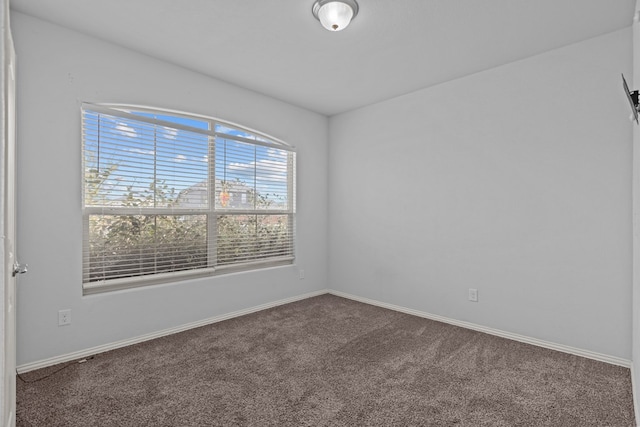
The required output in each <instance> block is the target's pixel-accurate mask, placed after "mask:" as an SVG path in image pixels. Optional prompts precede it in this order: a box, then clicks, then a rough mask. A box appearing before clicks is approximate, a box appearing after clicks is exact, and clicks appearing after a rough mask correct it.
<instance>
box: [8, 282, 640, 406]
mask: <svg viewBox="0 0 640 427" xmlns="http://www.w3.org/2000/svg"><path fill="white" fill-rule="evenodd" d="M327 293H329V294H332V295H335V296H339V297H342V298H347V299H351V300H354V301H359V302H362V303H365V304H370V305H374V306H377V307H382V308H387V309H390V310H394V311H398V312H401V313H406V314H410V315H413V316H418V317H423V318H426V319H431V320H436V321H438V322H443V323H448V324H450V325H454V326H460V327H462V328H466V329H472V330H474V331H479V332H484V333H486V334H490V335H496V336H499V337H502V338H507V339H510V340H514V341H519V342H523V343H526V344H531V345H535V346H538V347H543V348H548V349H550V350H556V351H561V352H563V353H569V354H573V355H576V356H581V357H586V358H588V359H593V360H598V361H600V362H605V363H609V364H612V365H618V366H622V367H625V368H633V366H632V363H631V361H630V360H627V359H622V358H619V357H615V356H609V355H606V354H601V353H596V352H593V351H589V350H583V349H579V348H575V347H570V346H566V345H563V344H556V343H553V342H549V341H544V340H539V339H537V338H531V337H527V336H524V335H519V334H514V333H511V332H505V331H502V330H499V329H493V328H488V327H486V326H481V325H477V324H475V323H470V322H464V321H461V320H455V319H451V318H448V317H444V316H438V315H436V314H430V313H426V312H423V311H419V310H414V309H411V308H406V307H402V306H399V305H394V304H388V303H384V302H380V301H376V300H373V299H369V298H364V297H359V296H356V295H351V294H348V293H345V292H340V291H336V290H332V289H323V290H320V291H315V292H309V293H306V294H302V295H297V296H294V297H290V298H285V299H282V300H278V301H273V302H269V303H266V304H261V305H257V306H255V307H250V308H246V309H243V310H238V311H234V312H231V313H227V314H221V315H219V316H214V317H210V318H208V319H203V320H199V321H196V322H191V323H187V324H185V325H180V326H176V327H173V328H169V329H163V330H161V331H157V332H152V333H150V334H145V335H141V336H138V337H133V338H129V339H125V340H121V341H117V342H113V343H109V344H104V345H99V346H97V347H91V348H87V349H84V350H80V351H76V352H73V353H67V354H63V355H60V356H55V357H52V358H48V359H43V360H39V361H36V362H31V363H26V364H24V365H20V366H18V367H17V368H16V369H17V371H18V373H20V374H22V373H25V372H29V371H33V370H36V369H41V368H46V367H48V366H52V365H56V364H58V363H65V362H70V361H72V360H78V359H83V358H85V357H89V356H92V355H94V354H98V353H104V352H105V351H110V350H115V349H117V348H121V347H126V346H128V345H133V344H138V343H141V342H144V341H149V340H152V339H155V338H160V337H164V336H167V335H172V334H175V333H178V332H183V331H186V330H189V329H193V328H198V327H200V326H205V325H210V324H212V323H217V322H221V321H223V320H227V319H232V318H234V317H239V316H244V315H245V314H251V313H255V312H257V311H262V310H266V309H268V308H273V307H277V306H279V305H284V304H289V303H292V302H296V301H301V300H303V299H307V298H311V297H315V296H319V295H324V294H327ZM632 374H633V372H632ZM632 383H633V382H632ZM633 395H634V403H635V396H636V393H635V387H634V393H633ZM636 409H637V408H636ZM636 413H638V412H636Z"/></svg>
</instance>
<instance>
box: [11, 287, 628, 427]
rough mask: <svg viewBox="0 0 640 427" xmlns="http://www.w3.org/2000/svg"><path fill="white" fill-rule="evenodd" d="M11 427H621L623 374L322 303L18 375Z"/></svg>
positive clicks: (359, 307) (452, 329) (624, 419)
mask: <svg viewBox="0 0 640 427" xmlns="http://www.w3.org/2000/svg"><path fill="white" fill-rule="evenodd" d="M17 426H19V427H20V426H28V427H40V426H47V427H51V426H65V427H73V426H82V427H89V426H118V427H122V426H136V427H139V426H180V427H182V426H473V427H478V426H509V427H511V426H554V427H562V426H580V427H584V426H597V427H603V426H615V427H618V426H619V427H632V426H635V420H634V413H633V402H632V394H631V378H630V372H629V369H626V368H622V367H619V366H614V365H609V364H606V363H602V362H597V361H594V360H590V359H585V358H582V357H578V356H573V355H569V354H565V353H560V352H555V351H552V350H547V349H543V348H539V347H535V346H531V345H528V344H523V343H520V342H515V341H510V340H507V339H504V338H499V337H495V336H492V335H487V334H483V333H480V332H475V331H471V330H467V329H463V328H459V327H456V326H452V325H448V324H444V323H440V322H435V321H432V320H428V319H424V318H420V317H415V316H410V315H406V314H403V313H398V312H395V311H391V310H387V309H383V308H380V307H374V306H371V305H367V304H362V303H359V302H355V301H351V300H348V299H344V298H340V297H336V296H333V295H322V296H319V297H314V298H309V299H306V300H303V301H298V302H294V303H291V304H287V305H283V306H279V307H276V308H272V309H268V310H264V311H261V312H257V313H253V314H249V315H246V316H242V317H238V318H235V319H230V320H226V321H223V322H219V323H215V324H212V325H208V326H204V327H200V328H196V329H191V330H189V331H186V332H182V333H178V334H174V335H171V336H167V337H163V338H158V339H155V340H152V341H147V342H144V343H141V344H136V345H133V346H129V347H125V348H121V349H117V350H113V351H109V352H105V353H101V354H97V355H95V356H94V357H93V358H90V359H89V360H87V361H86V362H84V363H77V362H69V363H67V364H63V365H57V366H52V367H48V368H45V369H40V370H37V371H31V372H28V373H25V374H22V375H20V378H19V379H18V381H17Z"/></svg>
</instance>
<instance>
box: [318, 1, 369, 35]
mask: <svg viewBox="0 0 640 427" xmlns="http://www.w3.org/2000/svg"><path fill="white" fill-rule="evenodd" d="M312 12H313V16H315V17H316V19H318V21H320V23H321V24H322V26H323V27H325V28H326V29H327V30H329V31H341V30H344V29H345V28H347V26H348V25H349V23H350V22H351V20H352V19H353V18H355V17H356V15H357V14H358V3H357V2H356V0H316V2H315V3H313V9H312Z"/></svg>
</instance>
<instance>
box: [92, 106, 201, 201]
mask: <svg viewBox="0 0 640 427" xmlns="http://www.w3.org/2000/svg"><path fill="white" fill-rule="evenodd" d="M181 121H182V122H185V121H186V120H181ZM193 122H194V123H189V124H190V125H192V124H197V123H199V122H197V121H193ZM208 154H209V136H207V135H203V134H198V133H194V132H189V131H185V130H181V129H171V128H168V127H165V126H159V125H154V124H149V123H145V122H140V121H136V120H132V119H128V118H122V117H113V116H109V115H106V114H87V115H85V206H111V207H113V206H122V207H173V206H178V207H184V206H180V205H178V204H179V203H183V204H184V203H187V207H189V208H198V207H207V206H208V191H207V186H208V161H209V160H208ZM193 187H196V188H198V189H202V188H203V187H204V190H205V191H204V192H201V191H200V194H199V195H200V196H201V197H200V198H199V199H198V200H197V202H196V201H195V200H196V198H195V196H194V195H193V194H191V196H190V197H188V198H186V197H185V196H183V197H181V195H182V193H183V192H187V193H193V191H192V190H193ZM202 196H204V197H202Z"/></svg>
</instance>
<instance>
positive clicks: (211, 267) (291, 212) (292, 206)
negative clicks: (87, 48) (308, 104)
mask: <svg viewBox="0 0 640 427" xmlns="http://www.w3.org/2000/svg"><path fill="white" fill-rule="evenodd" d="M80 110H81V127H80V130H81V133H82V135H81V145H82V148H81V154H82V171H81V173H82V178H81V183H82V197H81V204H82V222H83V232H82V289H83V295H91V294H96V293H102V292H107V291H115V290H123V289H130V288H136V287H140V286H148V285H156V284H162V283H171V282H177V281H181V280H191V279H198V278H203V277H210V276H215V275H223V274H229V273H237V272H245V271H254V270H260V269H265V268H271V267H278V266H285V265H291V264H293V263H294V262H295V257H296V244H295V242H296V181H297V179H296V167H297V159H296V156H297V154H296V149H295V147H294V146H292V145H290V144H288V143H286V142H284V141H282V140H280V139H278V138H275V137H273V136H270V135H268V134H265V133H263V132H259V131H256V130H253V129H251V128H248V127H246V126H242V125H238V124H236V123H232V122H229V121H225V120H220V119H217V118H214V117H209V116H204V115H200V114H193V113H185V112H180V111H175V110H168V109H163V108H152V107H143V106H138V105H130V104H98V103H90V102H82V103H81V109H80ZM87 111H90V112H91V113H95V114H106V115H110V116H115V117H120V118H124V119H130V120H134V121H141V122H145V123H147V124H152V125H154V126H165V127H170V128H175V129H178V130H180V129H182V130H187V131H190V132H196V133H199V134H203V135H207V136H208V138H209V140H208V159H207V163H208V166H207V176H208V186H207V187H208V195H207V197H208V201H209V203H208V205H209V206H208V207H206V208H202V207H201V208H175V207H164V208H162V207H142V208H141V207H115V206H86V205H85V200H86V199H85V190H86V182H85V181H86V175H85V173H86V168H87V165H86V150H85V145H86V144H85V142H86V141H85V119H86V118H85V115H86V112H87ZM132 112H135V113H145V114H154V115H163V116H172V117H177V118H186V119H193V120H198V121H206V122H207V123H208V124H209V129H208V130H204V129H199V128H194V127H190V126H187V125H182V124H179V123H173V122H169V121H163V120H158V119H155V118H149V117H146V116H142V115H136V114H135V113H132ZM217 125H220V126H221V127H222V128H226V129H230V130H234V131H236V130H237V131H240V132H244V133H247V134H251V135H252V136H254V137H255V139H251V138H246V137H243V136H239V135H232V134H229V133H225V132H218V131H216V126H217ZM218 138H222V139H224V140H231V141H235V142H239V143H244V144H250V145H253V146H263V147H267V148H274V149H278V150H283V151H286V152H287V153H288V154H287V208H286V209H268V210H266V209H256V208H255V207H254V208H253V209H231V208H226V209H225V208H220V207H217V206H216V202H215V200H216V191H217V186H216V180H217V179H218V177H217V176H216V157H215V156H216V152H215V150H216V143H217V139H218ZM154 156H156V154H154ZM92 215H167V216H179V215H206V217H207V221H206V222H207V225H206V227H207V267H203V268H195V269H189V270H180V271H173V272H161V273H151V274H146V275H138V276H131V277H122V278H115V279H102V280H97V281H85V276H86V275H87V271H88V270H89V268H90V264H89V249H88V247H89V239H90V236H89V233H90V231H89V228H90V227H89V224H90V216H92ZM228 215H231V216H240V215H245V216H246V215H257V216H260V215H283V216H286V217H287V221H288V227H289V229H288V230H289V232H288V236H287V237H288V238H289V239H290V242H289V244H288V249H289V250H290V255H285V256H278V257H276V256H274V257H270V258H262V259H254V260H249V261H244V262H235V263H229V264H224V265H217V257H218V254H217V237H218V236H217V235H218V232H217V223H218V220H219V217H220V216H228Z"/></svg>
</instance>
